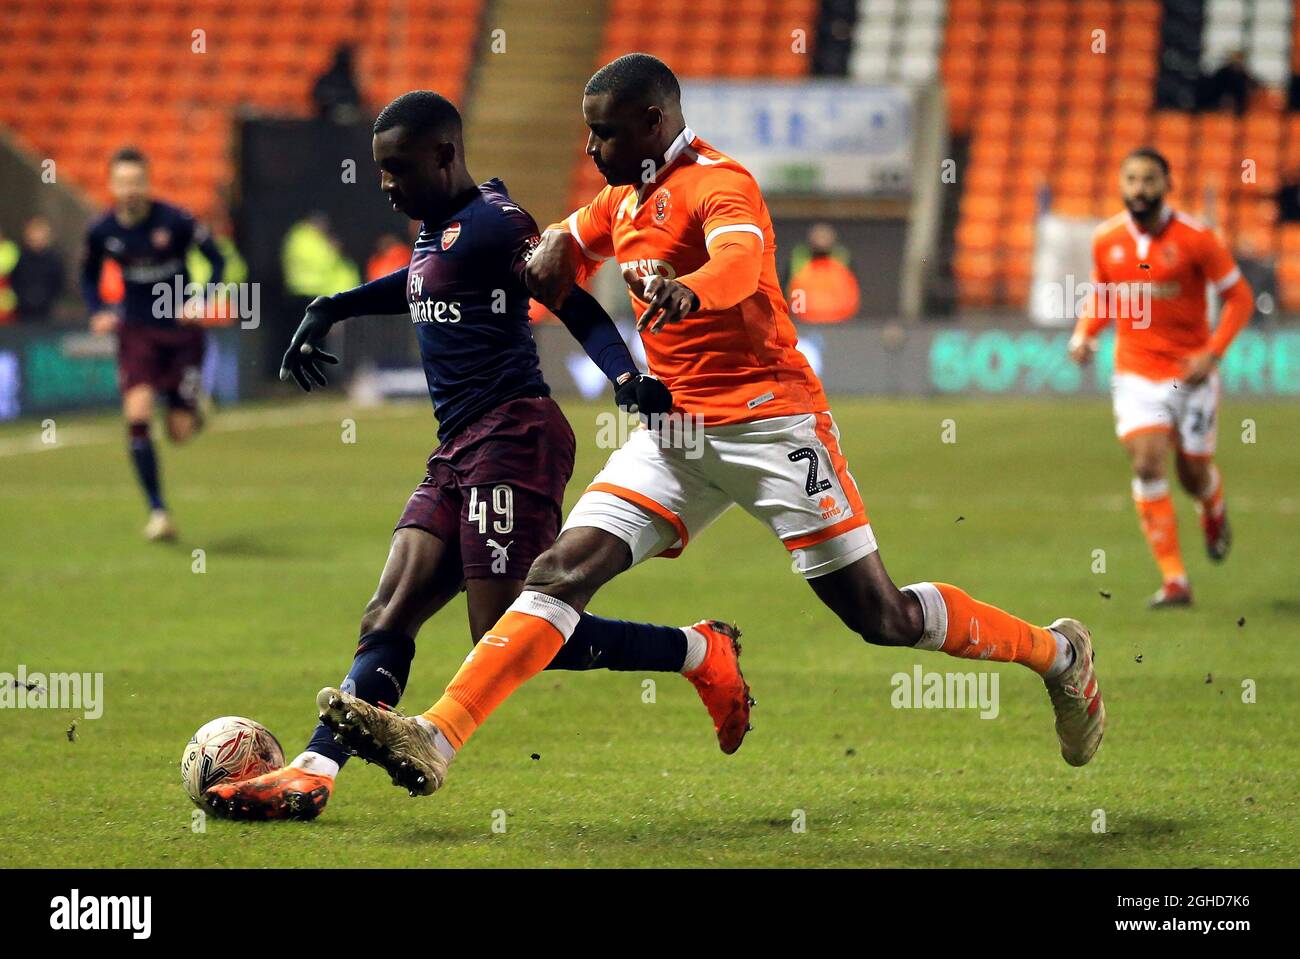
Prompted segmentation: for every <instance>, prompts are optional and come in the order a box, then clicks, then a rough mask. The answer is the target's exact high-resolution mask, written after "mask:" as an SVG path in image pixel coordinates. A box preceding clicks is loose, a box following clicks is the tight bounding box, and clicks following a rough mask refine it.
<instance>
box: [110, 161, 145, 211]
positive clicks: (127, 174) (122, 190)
mask: <svg viewBox="0 0 1300 959" xmlns="http://www.w3.org/2000/svg"><path fill="white" fill-rule="evenodd" d="M108 192H109V193H110V194H111V195H112V197H113V203H114V204H115V205H116V206H117V208H118V209H119V210H121V211H122V212H123V213H126V214H127V215H128V216H139V215H141V214H143V213H144V211H145V210H146V209H147V208H148V206H149V160H148V158H147V157H146V156H145V155H144V154H143V153H141V152H140V151H139V150H137V149H136V148H135V147H122V148H121V149H120V150H118V151H117V152H116V153H114V154H113V155H112V156H111V157H109V160H108Z"/></svg>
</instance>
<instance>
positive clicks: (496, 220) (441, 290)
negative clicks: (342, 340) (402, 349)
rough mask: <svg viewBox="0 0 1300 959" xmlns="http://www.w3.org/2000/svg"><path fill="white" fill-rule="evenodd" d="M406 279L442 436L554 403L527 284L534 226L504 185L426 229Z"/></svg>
mask: <svg viewBox="0 0 1300 959" xmlns="http://www.w3.org/2000/svg"><path fill="white" fill-rule="evenodd" d="M420 227H421V229H420V235H419V238H418V239H417V240H416V242H415V249H414V251H413V252H412V253H411V265H410V267H409V269H408V271H407V277H406V302H407V306H408V307H409V309H410V313H411V322H412V323H413V324H414V326H415V332H416V336H417V337H418V339H419V342H420V357H421V360H422V362H423V364H424V376H425V379H426V380H427V382H428V384H429V397H430V399H432V400H433V406H434V410H435V411H436V412H437V415H438V436H439V438H440V439H443V440H445V439H447V438H448V437H450V436H451V435H452V434H454V433H456V432H457V431H459V430H460V429H461V428H462V427H463V426H465V425H466V424H468V423H471V422H473V421H474V420H476V419H478V417H480V416H481V415H483V413H485V412H487V411H488V410H489V409H492V408H493V407H496V406H500V405H501V404H502V403H505V402H507V401H508V400H512V399H515V398H517V397H521V396H549V395H550V388H549V387H548V386H547V385H546V381H545V380H543V379H542V370H541V366H540V365H539V363H538V361H537V344H536V342H535V341H534V340H533V333H532V330H531V329H530V327H529V322H528V303H529V294H528V289H527V288H526V287H525V286H524V283H523V279H522V274H523V269H524V266H525V264H526V263H527V261H528V255H529V254H530V253H531V252H532V249H533V247H534V246H536V244H537V241H538V231H537V224H536V222H534V220H533V218H532V217H531V216H529V214H528V213H527V212H526V211H524V210H523V209H522V208H520V207H519V206H517V205H516V204H515V202H514V201H513V200H511V199H510V195H509V194H508V193H506V187H505V184H504V183H502V182H501V181H500V180H498V179H492V180H488V181H487V182H486V183H483V184H480V185H479V190H478V195H477V196H475V197H474V198H473V199H472V200H470V202H469V203H467V204H466V205H465V206H463V207H462V208H461V209H459V210H457V211H456V212H455V213H454V214H452V215H451V216H449V217H448V218H447V219H446V220H444V221H443V222H441V223H422V224H421V225H420Z"/></svg>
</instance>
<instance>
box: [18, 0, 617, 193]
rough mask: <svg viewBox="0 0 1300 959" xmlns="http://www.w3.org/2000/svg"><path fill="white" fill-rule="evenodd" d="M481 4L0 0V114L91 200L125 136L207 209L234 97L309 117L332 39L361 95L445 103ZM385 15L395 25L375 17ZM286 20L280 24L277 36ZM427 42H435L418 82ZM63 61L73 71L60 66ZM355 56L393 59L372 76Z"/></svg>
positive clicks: (455, 94) (219, 181) (459, 84)
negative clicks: (346, 45)
mask: <svg viewBox="0 0 1300 959" xmlns="http://www.w3.org/2000/svg"><path fill="white" fill-rule="evenodd" d="M484 3H485V0H439V2H438V3H437V4H415V3H405V2H403V3H401V4H396V3H392V2H390V0H371V2H370V3H369V4H367V5H366V9H365V10H361V9H360V8H359V7H357V6H356V5H353V4H320V3H316V2H312V0H277V2H276V3H275V4H273V5H272V4H264V3H261V2H257V0H187V2H186V3H184V4H183V5H182V4H176V3H173V2H170V0H62V2H61V3H60V4H59V10H61V11H62V13H63V15H62V16H51V15H50V11H49V4H48V3H47V2H46V0H5V2H4V10H3V11H0V74H2V75H4V76H5V78H6V79H9V78H10V77H15V78H16V79H15V80H13V82H11V83H10V84H8V87H9V89H8V90H7V92H6V96H5V97H4V98H3V99H2V100H0V123H4V124H5V125H6V126H8V127H10V128H11V129H12V130H13V131H14V133H15V134H16V135H17V136H18V138H19V140H20V141H21V142H24V143H26V144H27V145H28V146H29V147H30V148H31V149H32V150H34V151H35V152H37V153H39V154H40V155H42V156H53V157H54V158H55V159H56V160H57V161H58V162H59V169H60V175H61V176H67V177H69V178H70V179H71V180H72V181H73V182H75V183H77V184H78V185H79V186H80V187H82V188H83V189H85V190H86V191H87V192H88V193H89V194H90V195H91V196H92V197H93V198H94V199H95V200H96V201H97V202H101V203H105V202H107V196H106V193H105V188H104V182H103V181H104V164H105V163H106V161H107V159H108V156H109V154H110V153H111V152H112V151H113V150H114V149H115V148H116V147H118V146H121V145H122V144H123V143H126V142H130V141H134V142H135V143H136V144H137V145H138V146H140V147H141V148H142V149H145V150H146V151H147V152H149V153H150V154H151V155H152V157H153V174H154V179H155V180H156V183H157V187H158V189H159V191H160V192H165V193H167V194H168V195H169V196H170V197H172V198H174V199H175V200H176V202H178V203H180V204H182V205H184V206H188V207H191V208H193V209H195V210H197V211H207V210H209V209H211V207H212V206H213V203H214V201H215V199H216V197H217V194H218V191H220V190H222V189H223V188H224V187H225V185H226V184H227V183H228V182H229V181H230V179H231V177H232V175H233V168H232V158H231V149H230V146H229V139H230V131H231V128H232V124H233V119H234V115H235V111H236V110H238V109H239V107H240V106H241V105H245V104H247V105H253V106H258V107H261V108H264V109H266V110H270V111H274V112H275V113H277V114H287V115H290V116H309V115H310V111H311V96H310V91H311V86H312V83H313V82H314V79H315V77H316V76H318V75H319V74H320V73H321V72H322V71H323V70H324V69H325V67H326V66H327V65H328V62H329V59H330V57H331V55H332V51H333V49H334V47H335V46H336V45H337V44H338V43H341V42H345V41H347V42H354V43H355V45H356V48H357V55H358V64H359V68H358V82H359V84H360V86H361V89H362V94H363V96H364V97H365V99H366V101H367V102H368V103H369V104H371V105H377V104H382V103H383V102H386V101H387V100H389V99H391V98H392V97H393V96H395V95H396V94H397V93H400V92H402V91H404V90H409V89H412V88H416V87H424V86H428V85H429V84H430V83H431V82H432V81H434V80H437V81H438V82H437V85H438V86H439V88H440V89H442V90H444V91H445V92H446V93H447V94H448V95H449V96H451V97H452V99H459V98H460V95H461V93H462V92H463V90H464V88H465V84H466V80H467V77H468V74H469V70H470V67H471V65H472V61H473V50H474V46H475V42H474V41H475V38H476V36H477V33H478V30H479V24H480V22H481V16H482V11H483V7H484ZM638 9H639V8H638ZM399 13H400V14H401V16H402V29H400V30H395V29H392V27H391V23H390V22H386V18H387V17H389V16H397V15H398V14H399ZM286 23H289V24H292V25H293V26H294V29H293V30H292V31H287V32H286V31H283V30H282V29H281V28H282V26H283V24H286ZM194 24H203V25H204V26H203V29H205V30H206V35H205V40H206V44H207V49H206V53H203V54H198V53H191V52H190V41H191V31H192V30H193V29H195V27H194V26H193V25H194ZM178 47H179V48H180V49H181V50H183V51H184V52H183V53H181V54H179V57H180V58H183V60H181V61H178V54H177V52H176V51H177V49H178ZM429 49H437V50H438V51H439V56H438V64H437V67H438V69H437V71H436V76H432V77H431V76H430V73H429V69H428V57H427V56H426V51H427V50H429ZM70 62H71V63H76V64H78V68H77V69H76V70H72V71H69V70H66V69H65V67H64V65H65V64H67V63H70ZM367 63H383V64H385V65H386V66H387V65H388V64H390V63H392V64H394V66H393V67H392V69H391V70H388V69H386V70H385V71H384V78H385V79H384V82H383V83H378V82H375V81H374V78H373V75H374V71H373V70H367V69H366V66H365V65H366V64H367ZM193 106H198V107H199V109H192V108H191V107H193ZM177 131H181V133H180V135H178V133H177Z"/></svg>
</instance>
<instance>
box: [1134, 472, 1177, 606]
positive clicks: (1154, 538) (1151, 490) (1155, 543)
mask: <svg viewBox="0 0 1300 959" xmlns="http://www.w3.org/2000/svg"><path fill="white" fill-rule="evenodd" d="M1133 503H1134V505H1135V506H1136V507H1137V514H1138V521H1139V522H1140V523H1141V524H1142V534H1143V535H1144V536H1146V538H1147V544H1148V545H1149V546H1150V547H1151V555H1152V556H1154V557H1155V559H1156V565H1157V566H1159V567H1160V575H1161V576H1162V577H1163V578H1164V581H1165V582H1166V583H1169V582H1173V581H1180V582H1186V580H1187V569H1186V568H1185V567H1184V566H1183V554H1182V550H1180V549H1179V548H1178V516H1177V514H1176V513H1175V512H1174V500H1173V497H1172V496H1170V495H1169V481H1168V480H1163V479H1160V480H1152V481H1150V482H1146V481H1143V480H1140V479H1134V480H1133Z"/></svg>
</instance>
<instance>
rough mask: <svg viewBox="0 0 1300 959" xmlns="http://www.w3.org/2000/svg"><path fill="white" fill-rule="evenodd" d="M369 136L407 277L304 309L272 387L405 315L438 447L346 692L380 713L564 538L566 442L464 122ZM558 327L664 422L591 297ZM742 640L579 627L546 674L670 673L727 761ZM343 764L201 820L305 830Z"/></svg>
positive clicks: (219, 804) (434, 116)
mask: <svg viewBox="0 0 1300 959" xmlns="http://www.w3.org/2000/svg"><path fill="white" fill-rule="evenodd" d="M374 132H375V136H374V155H375V162H376V163H377V164H378V165H379V168H380V171H381V182H380V185H381V188H382V189H383V191H384V192H385V193H386V194H387V196H388V198H389V201H390V202H391V203H392V206H393V209H394V210H398V211H401V212H403V213H405V214H406V215H407V216H409V217H411V218H412V219H417V220H420V221H422V223H421V230H420V235H419V238H418V239H417V241H416V243H415V249H414V251H413V252H412V255H411V262H410V265H409V266H408V267H407V268H405V269H402V270H398V271H396V272H394V273H391V274H389V275H388V276H386V277H382V278H380V279H378V280H374V281H373V282H370V283H367V284H365V285H363V286H360V287H358V288H356V289H354V290H349V291H347V292H345V293H339V294H336V295H335V296H332V297H320V298H318V299H316V300H314V301H313V302H312V303H311V305H310V306H309V307H308V309H307V316H306V317H305V319H304V320H303V322H302V325H301V326H300V327H299V328H298V331H297V332H296V333H295V334H294V336H293V339H292V340H291V341H290V344H289V348H288V351H287V352H286V353H285V357H284V364H283V368H282V370H281V378H287V377H288V376H293V377H294V378H295V379H296V380H297V382H298V383H299V385H300V386H302V388H303V389H305V390H308V391H310V390H311V388H312V384H313V383H316V384H319V385H324V384H325V377H324V375H323V372H322V369H321V366H320V365H319V364H320V363H336V362H337V359H336V358H335V357H333V356H331V355H330V354H328V353H325V352H323V351H322V350H321V349H320V346H319V344H320V343H321V342H322V340H323V339H324V337H325V335H326V334H327V333H328V331H329V329H330V327H331V326H332V325H333V324H334V323H335V322H338V321H339V320H342V319H344V318H346V317H350V316H368V315H385V314H392V313H408V312H409V314H410V318H411V322H412V324H413V325H414V326H415V330H416V335H417V337H418V339H419V343H420V354H421V357H422V359H423V363H424V370H425V378H426V380H427V381H428V385H429V396H430V398H431V399H432V400H433V404H434V409H435V412H436V413H437V416H438V423H439V427H438V439H439V441H440V445H439V446H438V448H437V449H436V450H434V452H433V455H432V456H431V457H430V458H429V462H428V471H427V475H426V477H425V480H424V482H422V483H421V484H420V485H419V487H418V488H417V489H416V490H415V492H414V493H413V494H412V495H411V498H410V500H409V501H408V502H407V504H406V509H405V510H404V511H403V512H402V515H401V518H400V519H399V521H398V524H397V529H396V531H395V532H394V534H393V541H392V546H391V549H390V552H389V555H388V561H387V563H386V564H385V566H384V571H383V573H382V575H381V576H380V580H379V587H378V589H377V590H376V591H375V595H374V597H373V598H372V599H371V601H370V603H369V604H368V605H367V607H366V611H365V614H364V615H363V616H362V619H361V627H360V633H361V638H360V644H359V646H358V649H357V652H356V656H355V659H354V661H353V664H352V669H351V671H350V672H349V673H348V678H347V679H346V680H345V681H344V688H345V689H347V690H348V691H349V692H352V693H353V694H354V695H356V696H358V697H359V698H361V699H363V700H366V701H367V702H371V703H377V704H380V705H383V706H387V707H389V708H391V707H393V706H395V705H396V704H397V701H398V698H399V697H400V696H401V695H402V692H403V689H404V687H405V686H406V682H407V679H408V677H409V675H410V668H411V661H412V659H413V657H414V655H415V640H414V637H415V634H416V633H417V632H418V631H419V629H420V626H421V625H423V623H424V622H425V620H427V619H428V618H429V617H430V616H432V615H433V614H434V613H435V612H437V611H438V610H439V609H441V608H442V606H444V605H445V604H446V603H447V602H448V601H449V600H450V599H451V598H452V597H454V596H455V595H456V594H457V593H458V592H459V591H460V590H461V589H462V588H464V589H465V591H466V593H467V604H468V610H469V621H470V632H471V635H472V638H473V640H474V642H476V643H477V642H478V641H479V639H480V638H481V637H482V636H483V634H484V632H485V631H486V630H487V629H488V627H490V626H491V625H492V624H493V623H495V622H496V621H497V620H498V619H499V618H500V617H501V615H502V614H503V613H505V612H506V610H507V609H509V608H510V606H511V604H512V603H513V602H514V601H515V600H516V598H517V597H518V596H519V594H520V592H521V590H522V589H523V583H524V580H525V578H526V576H527V573H528V569H529V567H530V566H531V565H532V562H533V560H534V559H535V558H536V557H537V556H538V555H539V554H540V553H542V552H543V551H544V550H545V549H546V548H547V547H548V546H550V545H551V543H552V542H553V541H554V540H555V537H556V536H557V535H558V533H559V529H560V521H561V518H562V516H561V509H562V504H563V497H564V487H565V485H566V483H567V482H568V479H569V476H570V474H571V473H572V471H573V455H574V445H575V444H574V437H573V431H572V430H571V429H570V428H569V424H568V422H567V420H565V418H564V415H563V413H562V412H561V411H560V408H559V407H558V406H557V405H556V403H555V402H554V400H552V399H551V398H550V388H549V387H548V386H547V385H546V382H545V381H544V380H543V379H542V375H541V369H540V367H539V364H538V359H537V347H536V344H535V342H534V340H533V336H532V332H531V330H530V328H529V321H528V306H529V294H528V290H527V288H526V287H525V286H524V284H523V280H522V275H523V269H524V266H525V264H526V263H527V260H528V256H529V255H530V254H531V252H532V249H533V247H534V246H535V245H536V243H537V241H538V238H539V234H538V229H537V224H536V223H535V222H534V221H533V218H532V217H531V216H529V215H528V213H527V212H525V211H524V210H522V209H521V208H520V207H519V206H518V205H516V204H515V203H514V202H513V201H512V200H511V199H510V196H509V194H508V193H507V192H506V187H505V184H503V183H502V182H501V181H500V180H488V181H487V182H486V183H482V184H476V183H475V182H474V180H473V179H472V178H471V177H470V175H469V172H468V170H467V169H466V167H465V156H464V146H463V142H462V138H461V120H460V114H459V113H458V111H457V110H456V108H455V107H454V106H453V105H452V104H451V103H450V102H449V101H447V100H446V99H444V98H443V97H441V96H438V95H437V94H435V93H431V92H428V91H415V92H412V93H408V94H405V95H403V96H401V97H398V98H397V99H396V100H394V101H393V102H392V103H390V104H389V105H388V106H387V107H386V108H385V109H384V110H383V111H382V112H381V113H380V115H379V117H378V119H376V121H375V126H374ZM558 315H559V316H560V319H561V320H562V321H563V322H564V323H565V325H566V326H567V327H568V329H569V330H570V331H571V332H572V333H573V335H574V336H575V338H576V339H578V341H579V342H580V343H581V344H582V346H583V348H584V349H585V350H586V352H587V354H588V355H589V356H590V357H591V358H592V360H593V361H594V362H595V363H596V364H597V365H598V366H599V367H600V368H601V370H602V371H603V372H604V373H605V375H606V376H608V377H609V379H610V380H611V382H612V383H613V384H614V385H615V398H616V401H617V402H618V404H619V405H620V406H622V407H624V408H626V409H629V410H632V411H636V410H639V411H641V412H643V413H647V414H653V413H666V412H668V411H669V410H670V409H671V407H672V396H671V394H670V393H669V392H668V390H667V388H666V387H665V386H664V385H663V384H662V383H660V382H659V381H658V380H656V379H654V378H653V377H650V376H645V375H643V374H641V373H639V372H638V371H637V369H636V366H635V365H634V363H633V361H632V357H631V354H630V353H629V352H628V349H627V346H626V344H624V342H623V340H622V338H621V337H620V336H619V334H618V330H617V329H616V328H615V326H614V324H613V321H611V320H610V318H609V316H608V315H607V314H606V313H605V311H604V310H603V309H601V307H600V305H599V304H598V303H597V302H596V301H595V299H594V298H592V297H591V296H590V294H587V293H586V292H585V291H583V290H581V289H578V290H575V291H574V293H573V294H571V295H570V297H569V298H568V299H566V301H565V303H564V306H563V308H562V309H561V310H560V312H559V314H558ZM738 635H739V634H738V632H737V631H736V630H735V628H734V627H731V626H728V625H726V624H724V623H720V622H716V621H708V620H706V621H702V622H699V623H696V624H694V625H693V626H690V627H684V628H678V627H669V626H652V625H646V624H640V623H627V622H620V621H615V620H606V619H602V618H600V617H597V616H591V615H589V614H584V615H583V616H582V618H581V621H580V622H579V623H578V625H577V628H576V630H575V632H574V634H573V637H572V638H571V639H570V641H569V642H568V643H567V644H566V645H565V646H564V648H562V649H561V650H560V652H559V654H558V655H557V656H556V657H555V659H554V660H553V661H552V663H551V665H550V668H555V669H591V668H607V669H618V670H637V671H670V672H678V671H680V672H682V673H684V674H685V675H686V677H687V678H688V679H690V680H691V682H692V683H693V684H694V686H695V688H696V690H697V691H698V692H699V694H700V698H701V699H702V700H703V701H704V704H705V706H706V707H707V708H708V710H709V714H710V716H711V718H712V719H713V722H714V729H715V731H716V732H717V734H718V740H719V745H720V746H721V747H722V749H723V751H724V752H728V753H730V752H734V751H735V750H736V749H738V748H739V747H740V743H741V740H742V739H743V738H744V735H745V732H746V731H747V728H748V721H749V707H750V705H751V700H750V699H749V687H748V686H747V685H746V684H745V682H744V678H743V677H742V676H741V673H740V666H739V662H738V659H737V657H738V654H739V652H740V647H739V643H738V642H737V641H736V640H737V637H738ZM470 655H471V656H472V655H473V653H472V652H471V654H470ZM362 755H363V756H364V755H365V754H364V753H362ZM347 757H348V753H347V752H346V751H345V750H344V749H343V748H342V747H341V746H339V745H338V744H337V743H336V742H335V740H334V734H333V732H332V731H331V730H330V729H329V728H328V727H326V726H325V725H324V724H319V725H318V726H317V728H316V732H315V734H314V735H313V736H312V739H311V742H310V743H309V744H308V746H307V749H306V750H305V751H304V752H303V753H302V754H301V755H299V756H298V757H297V758H296V759H294V760H293V761H292V762H291V763H290V764H289V765H288V766H286V767H285V768H284V769H281V770H277V771H275V772H272V773H268V774H267V775H265V776H259V777H257V778H255V779H250V780H245V781H243V782H238V783H229V784H224V785H218V786H216V787H213V788H212V789H210V790H208V793H207V795H208V800H209V805H210V806H211V807H212V809H213V810H214V811H215V812H217V813H218V814H221V815H225V816H229V817H231V818H239V819H268V818H301V819H311V818H314V817H315V816H316V815H318V814H319V813H320V811H321V809H323V808H324V806H325V803H326V802H327V801H328V800H329V797H330V795H331V794H332V791H333V786H334V779H335V776H336V775H337V773H338V770H339V767H340V766H341V765H342V764H343V763H344V762H345V761H346V759H347Z"/></svg>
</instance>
